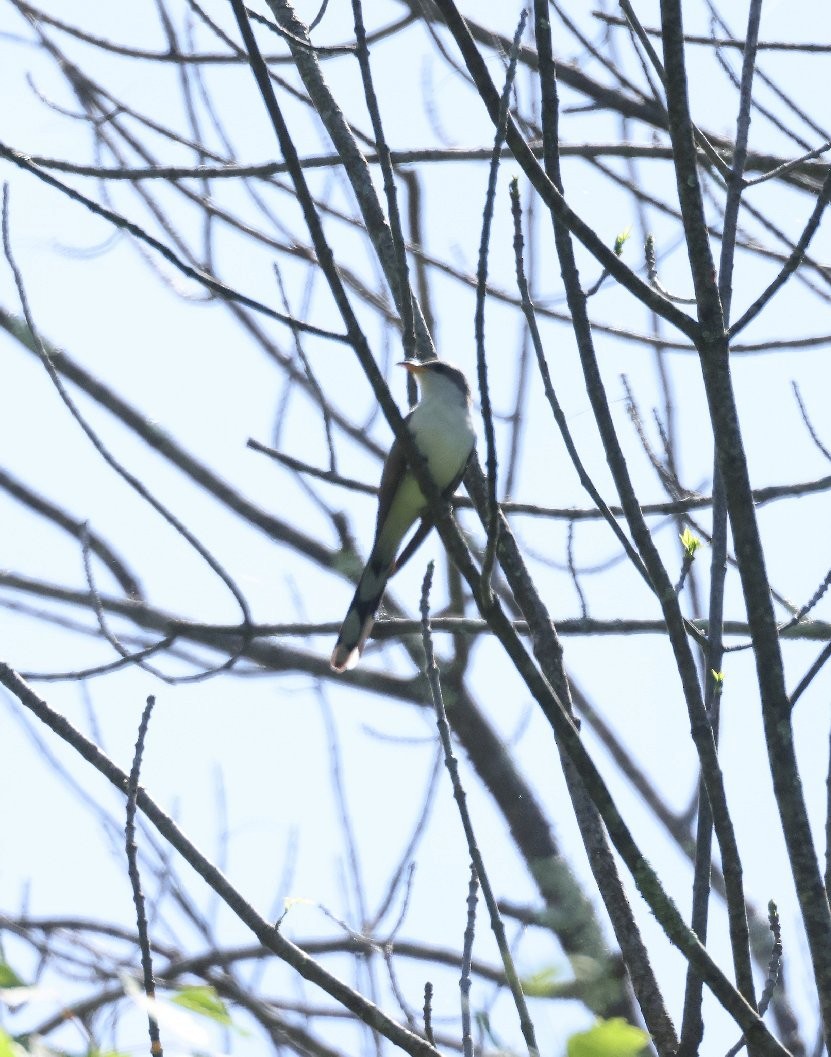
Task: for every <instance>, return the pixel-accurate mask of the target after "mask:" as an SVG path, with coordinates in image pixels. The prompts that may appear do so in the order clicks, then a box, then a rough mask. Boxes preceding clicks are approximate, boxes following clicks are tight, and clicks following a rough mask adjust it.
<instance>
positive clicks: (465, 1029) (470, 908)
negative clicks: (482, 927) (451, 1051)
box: [459, 863, 479, 1057]
mask: <svg viewBox="0 0 831 1057" xmlns="http://www.w3.org/2000/svg"><path fill="white" fill-rule="evenodd" d="M478 890H479V878H478V877H477V875H476V867H475V866H474V865H473V863H471V864H470V882H469V883H468V887H467V924H466V926H465V937H464V944H463V946H462V975H461V978H460V979H459V990H460V991H461V994H462V1053H463V1055H464V1057H473V1032H472V1030H471V1029H472V1024H471V1017H470V983H471V980H470V968H471V963H472V961H473V939H474V937H475V935H476V893H477V892H478Z"/></svg>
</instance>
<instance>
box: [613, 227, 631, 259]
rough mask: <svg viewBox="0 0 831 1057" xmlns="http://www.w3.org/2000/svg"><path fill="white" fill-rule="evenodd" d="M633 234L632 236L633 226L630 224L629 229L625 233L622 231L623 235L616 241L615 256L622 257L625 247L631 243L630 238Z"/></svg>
mask: <svg viewBox="0 0 831 1057" xmlns="http://www.w3.org/2000/svg"><path fill="white" fill-rule="evenodd" d="M631 234H632V225H631V224H630V225H629V227H628V228H625V229H624V230H623V231H621V233H620V234H619V235H618V236H617V238H616V239H615V254H616V255H617V256H618V257H619V256H620V255H621V253H623V247H624V246H625V245H626V243H627V242H628V241H629V238H630V236H631Z"/></svg>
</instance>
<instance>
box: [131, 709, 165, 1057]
mask: <svg viewBox="0 0 831 1057" xmlns="http://www.w3.org/2000/svg"><path fill="white" fill-rule="evenodd" d="M155 704H156V699H155V697H153V696H150V697H148V698H147V704H146V705H145V707H144V711H143V712H142V714H141V722H140V723H139V731H138V738H137V740H136V751H135V754H134V755H133V766H132V767H131V769H130V778H129V781H128V782H127V824H126V826H125V828H124V832H125V849H126V852H127V873H128V874H129V877H130V886H131V888H132V890H133V902H134V903H135V906H136V927H137V929H138V938H139V947H140V948H141V968H142V973H143V976H144V993H145V995H147V998H148V999H149V1001H150V1003H151V1006H150V1009H149V1010H148V1013H147V1032H148V1034H149V1036H150V1054H151V1057H163V1051H162V1042H161V1037H160V1035H159V1023H158V1021H157V1020H156V1018H155V1017H154V1015H153V1006H152V1003H154V1002H155V1000H156V981H155V979H154V977H153V959H152V957H151V954H150V940H149V938H148V935H147V916H146V914H145V912H144V893H143V892H142V890H141V878H140V876H139V868H138V854H137V850H136V804H137V800H138V788H139V774H140V772H141V760H142V757H143V755H144V740H145V738H146V736H147V727H148V725H149V723H150V714H151V712H152V711H153V706H154V705H155Z"/></svg>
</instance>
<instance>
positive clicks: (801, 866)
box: [661, 0, 831, 1037]
mask: <svg viewBox="0 0 831 1057" xmlns="http://www.w3.org/2000/svg"><path fill="white" fill-rule="evenodd" d="M661 25H662V31H663V40H664V61H665V66H666V70H667V82H666V85H667V103H668V114H669V130H670V137H671V139H672V147H673V157H674V159H675V168H676V184H677V188H678V197H679V201H680V204H681V213H682V218H683V222H684V231H685V235H686V240H687V249H688V254H689V259H690V268H691V271H692V277H693V283H694V286H695V292H696V299H697V303H698V313H699V319H700V322H701V334H700V342H699V345H698V348H699V353H700V362H701V368H702V374H703V378H704V386H705V390H706V393H707V401H708V405H709V409H710V418H711V422H712V426H713V433H714V438H715V446H716V454H717V458H718V463H719V470H720V472H721V475H722V479H723V484H724V490H725V496H726V502H727V509H728V515H729V518H730V525H731V528H732V531H733V539H734V540H735V544H736V555H737V558H738V562H739V575H740V577H741V583H742V591H743V594H744V599H745V605H746V607H747V616H748V622H749V624H750V629H751V636H752V640H753V647H754V658H755V661H756V672H757V679H758V683H759V690H760V694H761V699H762V718H763V723H764V730H765V740H766V742H767V749H768V760H769V764H770V769H771V775H772V778H773V787H774V793H775V795H776V802H777V806H778V808H779V814H780V818H781V821H782V830H783V833H784V836H785V843H786V847H787V850H788V857H789V861H790V865H791V871H792V874H793V878H794V883H795V886H796V890H797V894H798V898H799V904H800V909H801V912H802V919H803V922H804V924H805V931H806V934H807V938H808V946H809V949H810V952H811V960H812V964H813V970H814V975H815V979H816V983H817V992H818V995H819V1001H820V1009H821V1013H822V1020H823V1024H824V1029H825V1033H826V1037H831V911H829V906H828V899H827V893H826V890H825V887H824V885H823V882H822V877H821V874H820V870H819V863H818V860H817V855H816V850H815V847H814V842H813V836H812V834H811V828H810V825H809V822H808V813H807V809H806V804H805V798H804V795H803V791H802V781H801V777H800V773H799V767H798V764H797V759H796V752H795V748H794V741H793V728H792V725H791V719H790V706H789V702H788V697H787V693H786V690H785V679H784V671H783V664H782V653H781V649H780V644H779V636H778V631H777V627H776V619H775V614H774V612H773V604H772V601H771V596H770V585H769V583H768V578H767V571H766V568H765V557H764V550H763V547H762V541H761V538H760V535H759V529H758V524H757V521H756V512H755V507H754V503H753V496H752V493H751V488H750V477H749V472H748V466H747V458H746V456H745V453H744V443H743V438H742V432H741V427H740V425H739V421H738V413H737V409H736V402H735V396H734V393H733V385H732V379H731V376H730V364H729V357H728V343H727V337H726V334H725V324H724V316H723V313H722V306H721V299H720V296H719V291H718V288H717V285H716V278H715V268H714V266H713V260H712V255H711V253H710V247H709V242H708V237H707V227H706V222H705V217H704V208H703V202H702V197H701V187H700V184H699V181H698V174H697V168H696V157H695V145H694V141H693V133H692V122H691V120H690V113H689V100H688V97H687V78H686V61H685V55H684V32H683V25H682V18H681V5H680V0H662V2H661ZM711 803H712V796H711ZM713 814H714V817H715V818H716V824H717V825H718V808H717V805H715V804H713ZM726 874H727V871H726V869H725V879H726ZM746 988H747V989H748V990H745V989H746ZM742 990H743V992H744V993H745V997H746V998H747V999H748V1001H753V999H752V998H751V994H750V992H751V991H752V979H749V980H748V979H745V981H744V983H743V985H742Z"/></svg>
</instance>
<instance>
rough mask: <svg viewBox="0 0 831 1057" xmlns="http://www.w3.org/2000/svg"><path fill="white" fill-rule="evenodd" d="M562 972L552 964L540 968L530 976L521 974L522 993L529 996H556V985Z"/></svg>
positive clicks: (560, 978) (560, 980)
mask: <svg viewBox="0 0 831 1057" xmlns="http://www.w3.org/2000/svg"><path fill="white" fill-rule="evenodd" d="M562 975H563V974H562V973H561V972H559V971H558V970H557V969H556V968H555V967H554V966H553V965H550V966H548V967H547V968H545V969H540V970H539V971H538V972H536V973H532V974H531V976H523V978H522V980H521V981H520V982H521V984H522V991H523V994H526V995H527V996H528V997H529V998H556V996H557V991H558V987H557V985H558V984H560V983H561V982H562Z"/></svg>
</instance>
